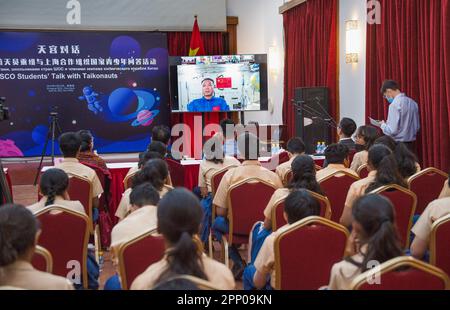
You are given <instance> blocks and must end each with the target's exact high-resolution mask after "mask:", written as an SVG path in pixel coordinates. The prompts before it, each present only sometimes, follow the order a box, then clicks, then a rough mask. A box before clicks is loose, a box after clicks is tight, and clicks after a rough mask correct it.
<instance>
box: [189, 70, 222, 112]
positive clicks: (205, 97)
mask: <svg viewBox="0 0 450 310" xmlns="http://www.w3.org/2000/svg"><path fill="white" fill-rule="evenodd" d="M201 85H202V98H200V99H195V100H193V101H192V102H190V103H189V104H188V105H187V109H188V111H189V112H228V111H230V107H229V106H228V104H227V103H226V101H225V100H224V99H222V98H221V97H216V96H215V92H214V88H215V82H214V80H213V79H210V78H206V79H203V80H202V82H201Z"/></svg>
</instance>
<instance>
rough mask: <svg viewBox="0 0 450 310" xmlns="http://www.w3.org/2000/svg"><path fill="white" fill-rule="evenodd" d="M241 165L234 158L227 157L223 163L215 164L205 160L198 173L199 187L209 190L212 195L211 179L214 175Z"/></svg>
mask: <svg viewBox="0 0 450 310" xmlns="http://www.w3.org/2000/svg"><path fill="white" fill-rule="evenodd" d="M240 165H241V163H240V162H239V160H237V159H236V158H234V157H230V156H225V157H224V159H223V163H217V164H216V163H214V162H212V161H209V160H203V161H202V162H201V163H200V168H199V172H198V186H199V187H206V188H208V192H209V193H211V192H212V189H211V183H212V182H211V179H212V177H213V175H214V174H215V173H216V172H217V171H220V170H222V169H225V168H227V167H230V166H236V167H237V166H240Z"/></svg>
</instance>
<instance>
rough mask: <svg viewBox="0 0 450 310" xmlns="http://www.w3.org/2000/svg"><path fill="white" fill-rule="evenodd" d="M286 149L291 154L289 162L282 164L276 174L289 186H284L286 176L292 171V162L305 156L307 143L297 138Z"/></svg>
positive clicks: (290, 141) (289, 142)
mask: <svg viewBox="0 0 450 310" xmlns="http://www.w3.org/2000/svg"><path fill="white" fill-rule="evenodd" d="M286 148H287V151H288V154H289V161H287V162H285V163H282V164H281V165H279V166H278V167H277V168H276V169H275V173H276V174H278V176H279V177H280V180H281V181H282V182H283V185H285V186H286V185H287V184H284V182H285V180H286V175H287V174H288V172H289V171H290V170H291V165H292V162H293V161H294V159H295V158H296V157H297V156H299V155H304V154H305V143H304V142H303V140H302V139H301V138H299V137H295V138H292V139H291V140H289V141H288V143H287V146H286Z"/></svg>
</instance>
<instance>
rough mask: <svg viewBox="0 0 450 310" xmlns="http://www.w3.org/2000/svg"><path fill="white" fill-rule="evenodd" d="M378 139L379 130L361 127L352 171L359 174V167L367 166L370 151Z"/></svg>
mask: <svg viewBox="0 0 450 310" xmlns="http://www.w3.org/2000/svg"><path fill="white" fill-rule="evenodd" d="M377 138H378V130H377V129H376V128H375V127H373V126H361V127H359V128H358V130H357V131H356V139H355V143H356V150H357V151H358V153H356V154H355V155H354V156H353V160H352V163H351V165H350V169H352V170H353V171H355V172H357V171H358V169H359V167H361V166H362V165H365V164H367V159H368V157H369V149H370V148H371V147H372V145H373V144H374V142H375V140H376V139H377Z"/></svg>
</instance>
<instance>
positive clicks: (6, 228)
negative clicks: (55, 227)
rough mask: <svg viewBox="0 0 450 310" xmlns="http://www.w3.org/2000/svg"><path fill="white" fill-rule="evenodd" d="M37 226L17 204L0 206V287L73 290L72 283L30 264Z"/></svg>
mask: <svg viewBox="0 0 450 310" xmlns="http://www.w3.org/2000/svg"><path fill="white" fill-rule="evenodd" d="M39 234H40V229H39V222H38V221H37V220H36V218H35V217H34V216H33V214H32V213H31V212H30V211H29V210H27V209H26V208H25V207H23V206H21V205H4V206H3V207H1V208H0V286H8V287H14V288H18V289H27V290H73V289H74V287H73V285H72V283H71V282H70V281H69V280H67V279H65V278H63V277H59V276H55V275H52V274H50V273H46V272H42V271H38V270H36V269H34V267H33V266H32V265H31V261H32V258H33V255H34V252H35V250H36V245H37V241H38V238H39Z"/></svg>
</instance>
